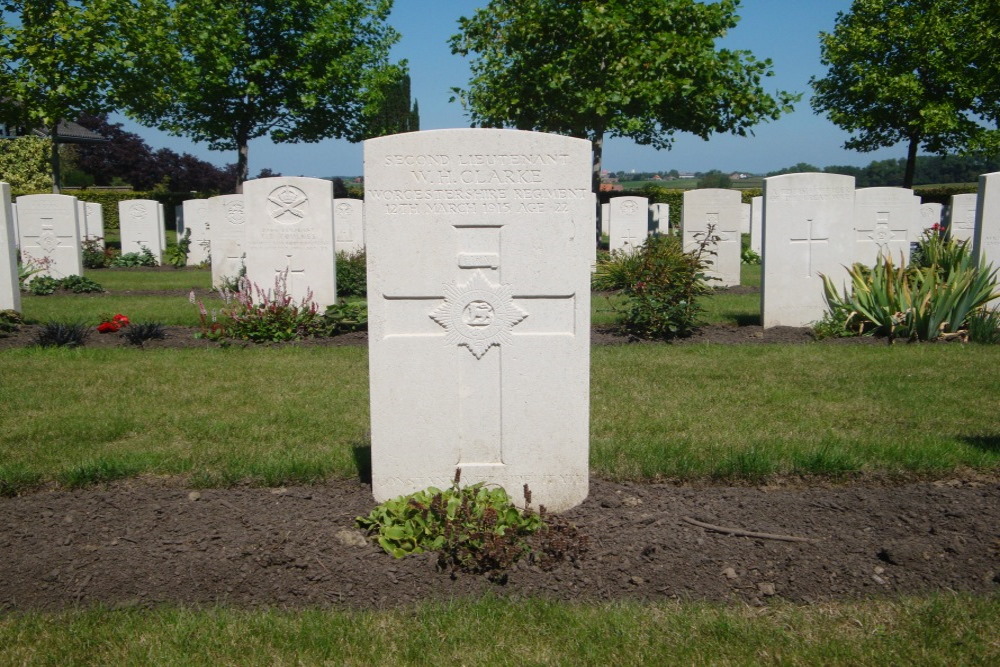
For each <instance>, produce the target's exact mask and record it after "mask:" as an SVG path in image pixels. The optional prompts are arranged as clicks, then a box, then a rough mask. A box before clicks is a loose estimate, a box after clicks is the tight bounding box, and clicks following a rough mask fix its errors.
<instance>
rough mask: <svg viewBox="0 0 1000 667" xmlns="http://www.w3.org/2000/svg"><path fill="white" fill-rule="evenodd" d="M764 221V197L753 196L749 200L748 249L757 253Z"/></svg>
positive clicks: (759, 248) (759, 251) (759, 249)
mask: <svg viewBox="0 0 1000 667" xmlns="http://www.w3.org/2000/svg"><path fill="white" fill-rule="evenodd" d="M763 221H764V198H763V197H754V198H752V199H751V200H750V249H751V250H753V251H754V252H755V253H757V254H758V255H759V254H760V253H761V251H762V250H763V248H762V247H761V242H760V240H761V225H762V224H763Z"/></svg>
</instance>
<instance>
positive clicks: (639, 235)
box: [608, 197, 649, 253]
mask: <svg viewBox="0 0 1000 667" xmlns="http://www.w3.org/2000/svg"><path fill="white" fill-rule="evenodd" d="M648 235H649V199H647V198H646V197H615V198H614V199H612V200H611V230H610V235H609V238H610V240H609V242H608V247H609V249H610V250H611V251H612V252H614V251H615V250H619V251H622V252H626V253H631V252H634V251H635V250H637V249H638V248H639V246H641V245H642V244H643V243H645V242H646V237H647V236H648Z"/></svg>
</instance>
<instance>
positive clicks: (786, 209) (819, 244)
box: [761, 173, 854, 329]
mask: <svg viewBox="0 0 1000 667" xmlns="http://www.w3.org/2000/svg"><path fill="white" fill-rule="evenodd" d="M853 217H854V177H853V176H842V175H838V174H820V173H800V174H785V175H782V176H772V177H770V178H765V179H764V215H763V220H764V224H763V249H764V252H763V253H762V258H763V266H762V268H761V318H762V320H763V324H764V328H765V329H767V328H770V327H778V326H789V327H804V326H809V325H811V324H812V323H814V322H817V321H819V320H820V319H822V317H823V314H824V313H825V312H826V310H827V305H826V298H825V297H824V293H823V280H822V278H820V274H821V273H822V274H825V275H827V276H829V277H830V279H831V280H833V281H834V284H835V285H837V287H838V288H843V282H844V280H845V279H846V277H847V272H846V270H845V268H844V267H845V266H850V264H851V262H852V261H853V254H854V226H853V224H852V220H853Z"/></svg>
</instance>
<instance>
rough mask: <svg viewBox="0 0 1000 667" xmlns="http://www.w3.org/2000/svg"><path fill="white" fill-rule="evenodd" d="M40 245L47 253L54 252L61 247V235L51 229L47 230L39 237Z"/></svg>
mask: <svg viewBox="0 0 1000 667" xmlns="http://www.w3.org/2000/svg"><path fill="white" fill-rule="evenodd" d="M38 247H39V248H41V249H42V250H44V251H45V252H46V253H47V254H49V255H51V254H52V252H53V251H54V250H55V249H56V248H58V247H59V237H58V236H56V235H55V234H54V233H53V232H52V231H51V230H48V229H47V230H45V231H44V232H42V233H41V235H39V237H38Z"/></svg>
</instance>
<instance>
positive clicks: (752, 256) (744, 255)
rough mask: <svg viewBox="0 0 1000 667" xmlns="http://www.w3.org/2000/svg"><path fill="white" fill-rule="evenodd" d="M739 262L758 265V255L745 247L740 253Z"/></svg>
mask: <svg viewBox="0 0 1000 667" xmlns="http://www.w3.org/2000/svg"><path fill="white" fill-rule="evenodd" d="M740 262H742V263H743V264H760V255H758V254H757V253H756V252H754V251H753V250H752V249H751V248H750V247H749V246H747V247H745V248H743V249H742V250H741V251H740Z"/></svg>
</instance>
